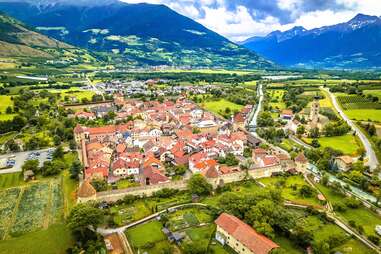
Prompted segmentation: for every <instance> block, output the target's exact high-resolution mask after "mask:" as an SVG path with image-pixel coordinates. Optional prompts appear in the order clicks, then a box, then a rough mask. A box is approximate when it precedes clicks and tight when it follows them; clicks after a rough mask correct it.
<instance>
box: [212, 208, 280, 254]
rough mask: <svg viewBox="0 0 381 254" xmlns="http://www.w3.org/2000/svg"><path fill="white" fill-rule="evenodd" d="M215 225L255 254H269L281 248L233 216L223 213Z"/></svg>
mask: <svg viewBox="0 0 381 254" xmlns="http://www.w3.org/2000/svg"><path fill="white" fill-rule="evenodd" d="M215 223H216V224H217V225H218V226H220V227H221V228H222V229H223V230H225V231H226V232H227V233H228V234H229V235H231V236H232V237H234V238H235V239H236V240H237V241H239V242H240V243H241V244H243V245H244V246H246V247H247V248H248V249H250V250H251V251H252V252H253V253H255V254H267V253H270V252H271V250H273V249H275V248H278V247H279V246H278V245H277V244H276V243H274V242H273V241H271V240H270V239H269V238H267V237H265V236H264V235H261V234H259V233H258V232H257V231H255V230H254V229H253V228H252V227H250V226H249V225H247V224H246V223H244V222H243V221H241V220H240V219H238V218H237V217H235V216H233V215H230V214H227V213H223V214H221V215H220V216H219V217H218V218H217V220H216V221H215Z"/></svg>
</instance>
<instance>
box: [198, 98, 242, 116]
mask: <svg viewBox="0 0 381 254" xmlns="http://www.w3.org/2000/svg"><path fill="white" fill-rule="evenodd" d="M201 107H203V108H205V109H206V110H209V111H211V112H213V113H215V114H218V115H221V116H222V115H224V113H225V110H226V108H230V110H231V112H234V111H240V110H241V109H242V108H243V106H242V105H238V104H235V103H233V102H230V101H228V100H225V99H221V100H218V101H206V102H203V103H201Z"/></svg>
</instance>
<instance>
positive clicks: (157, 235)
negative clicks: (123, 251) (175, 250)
mask: <svg viewBox="0 0 381 254" xmlns="http://www.w3.org/2000/svg"><path fill="white" fill-rule="evenodd" d="M161 229H162V225H161V223H160V222H159V221H151V222H148V223H145V224H143V225H139V226H136V227H134V228H132V229H128V230H127V231H126V232H125V234H126V236H127V238H128V241H129V242H130V243H131V245H132V248H133V249H134V250H135V251H136V252H138V251H140V252H141V253H144V251H147V252H148V253H150V254H151V253H153V254H154V253H162V252H161V251H162V250H163V249H167V248H169V246H170V244H169V242H168V241H167V238H166V236H165V235H164V233H163V232H162V231H161ZM152 245H153V247H152Z"/></svg>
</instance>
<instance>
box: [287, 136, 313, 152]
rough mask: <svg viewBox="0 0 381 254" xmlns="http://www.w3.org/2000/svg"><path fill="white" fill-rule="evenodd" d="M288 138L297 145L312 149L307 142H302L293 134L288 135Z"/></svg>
mask: <svg viewBox="0 0 381 254" xmlns="http://www.w3.org/2000/svg"><path fill="white" fill-rule="evenodd" d="M288 138H289V139H290V140H292V141H294V142H295V143H297V144H298V145H301V146H303V147H304V148H307V149H312V148H313V147H312V146H310V145H309V144H306V143H304V142H303V141H302V140H300V139H298V138H297V137H295V136H293V135H289V136H288Z"/></svg>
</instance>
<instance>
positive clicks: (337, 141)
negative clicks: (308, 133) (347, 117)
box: [303, 134, 362, 155]
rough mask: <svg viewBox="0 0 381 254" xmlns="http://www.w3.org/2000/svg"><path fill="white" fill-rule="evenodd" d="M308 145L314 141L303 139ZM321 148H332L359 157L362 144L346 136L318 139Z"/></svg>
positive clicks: (354, 138) (350, 136)
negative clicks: (358, 153)
mask: <svg viewBox="0 0 381 254" xmlns="http://www.w3.org/2000/svg"><path fill="white" fill-rule="evenodd" d="M303 140H304V141H305V142H306V143H307V144H311V142H312V139H310V138H303ZM317 140H318V141H319V143H320V145H321V148H325V147H331V148H333V149H338V150H341V151H342V152H343V153H345V154H348V155H357V152H358V149H360V148H361V147H362V145H361V143H360V142H359V141H358V140H357V138H356V137H354V136H353V135H350V134H348V135H344V136H337V137H320V138H318V139H317Z"/></svg>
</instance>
